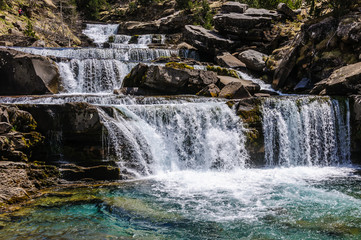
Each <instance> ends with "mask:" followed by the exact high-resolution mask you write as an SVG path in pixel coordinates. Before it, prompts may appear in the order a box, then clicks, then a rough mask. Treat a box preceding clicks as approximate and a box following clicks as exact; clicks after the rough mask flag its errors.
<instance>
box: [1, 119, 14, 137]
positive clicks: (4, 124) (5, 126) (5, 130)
mask: <svg viewBox="0 0 361 240" xmlns="http://www.w3.org/2000/svg"><path fill="white" fill-rule="evenodd" d="M12 128H13V126H12V125H11V124H10V123H7V122H0V134H4V133H8V132H10V131H11V129H12Z"/></svg>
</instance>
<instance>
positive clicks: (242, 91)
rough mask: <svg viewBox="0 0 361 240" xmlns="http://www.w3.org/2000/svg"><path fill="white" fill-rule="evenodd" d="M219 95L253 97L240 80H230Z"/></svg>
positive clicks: (238, 97)
mask: <svg viewBox="0 0 361 240" xmlns="http://www.w3.org/2000/svg"><path fill="white" fill-rule="evenodd" d="M219 97H221V98H228V99H241V98H248V97H252V95H251V94H250V93H249V92H248V91H247V89H246V88H245V87H244V86H243V84H242V83H240V82H230V83H228V84H227V85H226V86H225V87H224V88H222V90H221V92H220V93H219Z"/></svg>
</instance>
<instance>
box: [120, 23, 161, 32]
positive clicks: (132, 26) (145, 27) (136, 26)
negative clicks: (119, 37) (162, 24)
mask: <svg viewBox="0 0 361 240" xmlns="http://www.w3.org/2000/svg"><path fill="white" fill-rule="evenodd" d="M158 31H159V23H158V22H155V21H151V22H139V21H128V22H123V23H121V24H119V28H118V34H130V35H135V34H150V33H157V32H158Z"/></svg>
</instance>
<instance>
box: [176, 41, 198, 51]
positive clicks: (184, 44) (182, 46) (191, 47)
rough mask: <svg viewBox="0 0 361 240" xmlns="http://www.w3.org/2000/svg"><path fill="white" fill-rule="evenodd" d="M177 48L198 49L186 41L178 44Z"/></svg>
mask: <svg viewBox="0 0 361 240" xmlns="http://www.w3.org/2000/svg"><path fill="white" fill-rule="evenodd" d="M177 49H187V50H197V49H196V48H195V47H193V46H192V45H190V44H188V43H186V42H182V43H180V44H178V45H177Z"/></svg>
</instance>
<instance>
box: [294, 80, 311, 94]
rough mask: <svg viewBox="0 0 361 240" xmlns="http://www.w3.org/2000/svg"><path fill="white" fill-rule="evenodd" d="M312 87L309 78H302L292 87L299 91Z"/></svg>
mask: <svg viewBox="0 0 361 240" xmlns="http://www.w3.org/2000/svg"><path fill="white" fill-rule="evenodd" d="M312 88H313V83H312V81H311V79H308V78H302V80H301V81H299V82H298V83H297V85H296V86H295V87H294V89H293V90H294V91H297V92H300V91H304V90H308V89H312Z"/></svg>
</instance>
